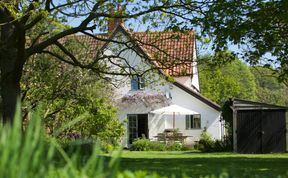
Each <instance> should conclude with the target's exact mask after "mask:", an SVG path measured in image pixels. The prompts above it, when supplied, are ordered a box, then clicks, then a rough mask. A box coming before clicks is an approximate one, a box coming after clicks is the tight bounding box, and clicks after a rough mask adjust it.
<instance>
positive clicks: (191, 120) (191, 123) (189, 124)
mask: <svg viewBox="0 0 288 178" xmlns="http://www.w3.org/2000/svg"><path fill="white" fill-rule="evenodd" d="M196 119H199V121H197V122H198V123H199V124H196V123H197V122H195V120H196ZM185 125H186V130H199V129H202V124H201V114H194V115H186V120H185ZM196 125H199V127H195V126H196Z"/></svg>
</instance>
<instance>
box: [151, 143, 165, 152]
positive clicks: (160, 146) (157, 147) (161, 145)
mask: <svg viewBox="0 0 288 178" xmlns="http://www.w3.org/2000/svg"><path fill="white" fill-rule="evenodd" d="M149 146H150V148H149V149H150V150H151V151H165V150H166V145H165V144H164V143H160V142H150V145H149Z"/></svg>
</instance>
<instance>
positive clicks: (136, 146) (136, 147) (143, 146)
mask: <svg viewBox="0 0 288 178" xmlns="http://www.w3.org/2000/svg"><path fill="white" fill-rule="evenodd" d="M130 150H132V151H148V150H150V141H149V139H145V138H139V139H135V140H134V142H133V143H132V145H131V147H130Z"/></svg>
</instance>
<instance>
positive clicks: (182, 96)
mask: <svg viewBox="0 0 288 178" xmlns="http://www.w3.org/2000/svg"><path fill="white" fill-rule="evenodd" d="M111 26H112V27H111ZM114 27H115V28H114ZM109 29H113V32H111V33H110V39H112V41H113V40H115V41H116V40H117V41H120V42H125V43H115V42H108V43H106V44H104V46H103V47H102V50H104V55H106V56H117V59H112V58H111V59H108V60H107V61H106V62H107V64H108V66H110V67H111V69H112V70H115V71H119V72H120V71H121V70H122V72H123V70H124V68H125V67H124V68H123V66H127V68H126V69H127V70H130V72H131V73H132V74H135V75H131V76H117V77H115V76H113V77H112V80H113V81H117V82H118V85H117V87H115V93H116V97H115V101H116V103H117V105H118V107H119V112H118V117H119V119H120V120H121V121H126V122H125V126H126V128H127V132H126V134H125V136H124V137H123V139H122V145H123V146H129V144H131V143H132V141H133V140H134V139H135V138H138V137H142V136H145V137H146V138H149V139H151V140H156V139H157V135H158V134H159V133H163V132H164V130H166V129H171V128H173V119H172V117H173V116H172V115H161V114H152V113H151V111H153V110H155V109H159V108H161V107H165V106H168V105H171V104H176V105H178V106H181V107H184V108H187V109H189V110H192V111H195V112H197V113H199V114H195V115H177V114H176V115H175V128H177V129H178V130H179V132H181V133H182V134H183V135H184V136H187V138H186V139H185V142H186V143H192V142H194V141H198V140H199V137H200V134H201V133H202V132H203V130H206V131H207V132H208V133H210V134H211V135H212V137H213V138H214V139H221V137H222V135H223V133H222V131H221V122H220V116H221V112H220V107H219V105H217V104H215V103H213V102H212V101H210V100H209V99H207V98H205V97H204V96H202V95H201V94H200V88H199V78H198V70H197V61H196V45H195V34H194V32H193V31H188V32H185V33H177V32H149V33H145V32H131V31H129V30H127V29H126V28H125V27H124V26H123V25H122V24H121V23H118V24H115V22H114V24H111V23H110V24H109ZM115 64H116V65H115ZM119 66H121V67H119ZM119 81H120V82H119Z"/></svg>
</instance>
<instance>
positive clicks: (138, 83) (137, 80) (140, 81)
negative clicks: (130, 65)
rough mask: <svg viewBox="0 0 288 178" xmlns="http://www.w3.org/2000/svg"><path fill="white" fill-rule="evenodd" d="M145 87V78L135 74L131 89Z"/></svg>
mask: <svg viewBox="0 0 288 178" xmlns="http://www.w3.org/2000/svg"><path fill="white" fill-rule="evenodd" d="M144 88H145V81H144V78H142V77H139V76H134V77H133V78H132V80H131V90H142V89H144Z"/></svg>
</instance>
